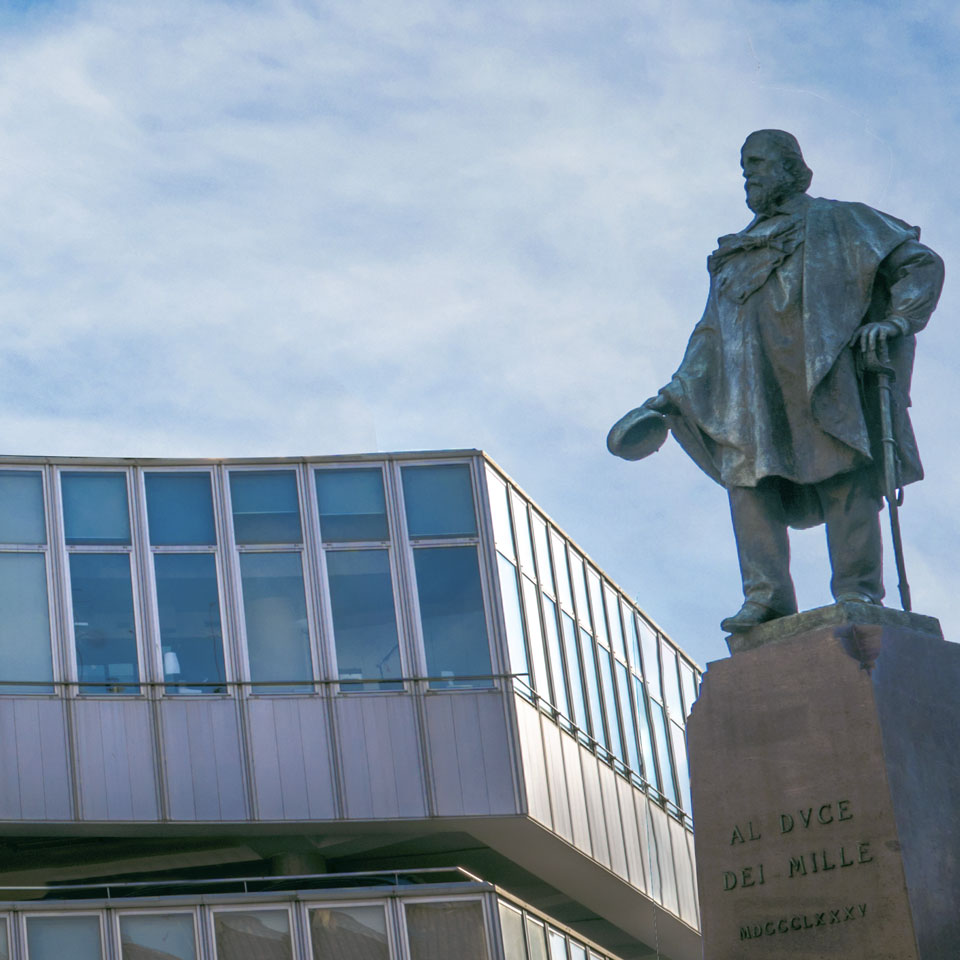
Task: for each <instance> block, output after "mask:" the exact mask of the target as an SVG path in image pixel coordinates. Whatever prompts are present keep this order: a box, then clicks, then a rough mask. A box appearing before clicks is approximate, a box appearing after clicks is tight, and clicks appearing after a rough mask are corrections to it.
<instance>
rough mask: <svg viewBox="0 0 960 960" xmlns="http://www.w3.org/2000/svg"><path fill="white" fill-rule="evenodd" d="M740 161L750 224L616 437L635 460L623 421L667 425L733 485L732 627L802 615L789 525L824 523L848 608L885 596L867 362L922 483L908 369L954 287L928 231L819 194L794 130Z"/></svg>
mask: <svg viewBox="0 0 960 960" xmlns="http://www.w3.org/2000/svg"><path fill="white" fill-rule="evenodd" d="M740 164H741V166H742V168H743V176H744V179H745V181H746V194H747V206H748V207H749V208H750V210H751V211H752V212H753V214H754V217H753V219H752V220H751V221H750V223H749V224H748V225H747V226H746V227H745V228H744V229H743V230H741V231H740V232H739V233H734V234H730V235H728V236H724V237H721V238H720V240H719V241H718V243H719V246H718V247H717V249H716V250H715V251H714V252H713V253H712V254H711V255H710V257H709V258H708V260H707V267H708V270H709V272H710V293H709V297H708V299H707V306H706V310H705V312H704V315H703V318H702V319H701V321H700V322H699V323H698V324H697V326H696V328H695V329H694V331H693V334H692V336H691V337H690V342H689V344H688V346H687V350H686V353H685V355H684V358H683V361H682V363H681V364H680V367H679V369H678V370H677V372H676V373H675V374H674V375H673V379H672V380H671V381H670V382H669V383H668V384H667V385H666V386H665V387H663V388H662V389H661V390H660V391H659V393H658V394H657V395H656V396H655V397H652V398H651V399H649V400H647V401H646V403H645V404H643V406H642V407H641V408H639V409H638V410H637V411H632V413H631V414H628V415H627V417H626V418H624V420H623V421H621V422H620V423H619V424H617V426H615V427H614V429H613V430H612V431H611V435H610V437H609V439H608V444H609V446H610V449H611V451H612V452H614V453H616V454H617V455H619V456H624V457H625V458H627V459H636V458H637V456H638V454H637V452H636V451H635V450H631V449H629V445H628V444H626V443H625V442H624V437H625V432H624V424H625V422H626V421H628V418H631V417H635V416H637V415H639V417H641V418H643V417H647V418H650V417H651V416H653V417H655V418H657V419H659V418H660V417H663V418H665V423H666V425H667V426H669V428H670V429H671V431H672V432H673V434H674V437H675V438H676V439H677V440H678V441H679V442H680V444H681V445H682V446H683V448H684V449H685V450H686V452H687V453H688V454H689V455H690V457H692V459H693V460H694V461H695V462H696V463H697V465H698V466H700V467H701V468H702V469H703V470H704V471H705V472H706V473H707V474H709V476H710V477H712V478H713V479H714V480H716V481H717V482H718V483H720V484H722V485H723V486H724V487H725V488H726V490H727V492H728V494H729V498H730V511H731V515H732V518H733V528H734V534H735V536H736V541H737V552H738V555H739V561H740V572H741V576H742V579H743V594H744V603H743V606H742V607H741V608H740V610H739V611H738V612H737V613H735V614H734V615H733V616H730V617H727V618H726V619H725V620H724V621H723V622H722V623H721V627H722V628H723V629H725V630H726V631H728V632H731V633H735V632H739V631H744V630H748V629H750V628H751V627H753V626H756V625H757V624H760V623H764V622H766V621H768V620H773V619H775V618H777V617H782V616H785V615H787V614H791V613H795V612H796V610H797V601H796V594H795V592H794V587H793V582H792V580H791V578H790V569H789V562H790V548H789V540H788V534H787V528H788V527H790V526H792V527H796V528H802V527H808V526H812V525H815V524H818V523H825V524H826V531H827V546H828V549H829V554H830V565H831V568H832V572H833V576H832V580H831V590H832V593H833V596H834V597H835V599H836V600H837V601H838V602H839V601H848V600H855V601H861V602H864V603H880V602H881V600H882V598H883V595H884V590H883V582H882V573H881V538H880V518H879V511H880V506H881V498H880V489H881V478H880V477H879V476H878V464H880V463H882V453H881V450H880V448H881V443H880V436H879V424H878V422H877V418H878V414H877V411H876V409H875V406H874V404H875V400H874V398H872V397H870V396H867V395H866V394H865V391H864V388H863V384H862V382H861V377H860V367H861V363H860V358H861V356H862V355H863V354H865V353H866V352H868V351H870V352H873V351H875V350H876V349H877V348H881V350H885V349H887V348H888V349H889V366H890V367H892V368H893V370H894V371H895V382H894V384H893V390H894V404H893V427H894V435H895V438H896V441H897V448H898V452H899V476H898V478H897V480H898V483H899V484H900V485H903V484H907V483H911V482H913V481H915V480H919V479H921V478H922V476H923V472H922V468H921V465H920V459H919V456H918V454H917V448H916V443H915V441H914V436H913V431H912V429H911V426H910V421H909V418H908V415H907V408H908V406H909V404H910V399H909V390H910V374H911V370H912V367H913V357H914V346H915V334H916V333H917V332H918V331H919V330H922V329H923V327H924V326H925V325H926V323H927V320H928V319H929V317H930V314H931V313H932V312H933V310H934V307H935V306H936V304H937V300H938V298H939V296H940V289H941V286H942V284H943V262H942V261H941V259H940V258H939V257H938V256H937V255H936V254H935V253H934V252H933V251H932V250H930V249H929V248H927V247H925V246H923V244H921V243H920V242H919V237H920V230H919V229H918V228H917V227H912V226H910V225H908V224H906V223H904V222H903V221H901V220H898V219H896V218H894V217H891V216H889V215H887V214H885V213H881V212H880V211H878V210H874V209H872V208H871V207H868V206H865V205H864V204H860V203H843V202H840V201H836V200H825V199H821V198H815V197H811V196H809V195H808V194H807V192H806V191H807V189H808V188H809V186H810V180H811V178H812V173H811V171H810V170H809V168H808V167H807V165H806V164H805V163H804V160H803V155H802V154H801V152H800V146H799V144H798V143H797V141H796V139H795V138H794V137H793V136H792V135H791V134H789V133H786V132H784V131H782V130H759V131H757V132H755V133H751V134H750V136H749V137H747V140H746V142H745V143H744V145H743V149H742V151H741V155H740ZM651 412H653V413H651ZM646 452H649V450H647V451H644V452H643V453H640V454H639V455H645V453H646Z"/></svg>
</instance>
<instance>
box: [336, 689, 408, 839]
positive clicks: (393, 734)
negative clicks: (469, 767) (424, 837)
mask: <svg viewBox="0 0 960 960" xmlns="http://www.w3.org/2000/svg"><path fill="white" fill-rule="evenodd" d="M335 709H336V712H337V727H338V741H339V742H338V749H339V751H340V764H341V769H342V771H343V780H344V789H345V796H344V805H345V808H346V811H345V812H346V817H347V819H359V820H369V819H373V818H378V817H386V818H394V817H397V818H405V817H422V816H425V815H426V801H425V795H424V786H423V773H424V770H423V758H422V757H421V755H420V749H419V737H418V733H417V719H416V712H415V710H414V705H413V702H412V700H411V698H410V697H407V696H403V695H398V696H388V695H385V694H375V695H372V696H363V695H362V694H355V695H353V696H349V697H341V698H339V699H338V700H336V701H335Z"/></svg>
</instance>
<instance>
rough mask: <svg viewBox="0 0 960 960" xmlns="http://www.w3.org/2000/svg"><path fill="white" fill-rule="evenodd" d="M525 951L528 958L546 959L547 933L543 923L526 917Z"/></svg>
mask: <svg viewBox="0 0 960 960" xmlns="http://www.w3.org/2000/svg"><path fill="white" fill-rule="evenodd" d="M525 919H526V924H525V926H526V928H527V951H528V953H529V956H530V960H547V934H546V931H545V930H544V929H543V924H542V923H538V922H537V921H536V920H533V919H532V918H531V917H529V916H528V917H526V918H525Z"/></svg>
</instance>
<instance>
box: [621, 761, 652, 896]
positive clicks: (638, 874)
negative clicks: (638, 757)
mask: <svg viewBox="0 0 960 960" xmlns="http://www.w3.org/2000/svg"><path fill="white" fill-rule="evenodd" d="M635 792H636V788H635V787H633V786H631V784H630V783H628V782H627V781H626V780H624V779H623V777H617V793H618V794H619V797H620V821H621V823H622V824H623V850H624V853H625V854H626V857H627V876H628V878H629V880H630V882H631V883H632V884H633V885H634V886H635V887H637V888H639V889H640V890H643V891H646V889H647V881H646V872H645V870H644V867H643V848H642V846H641V844H640V834H639V831H638V830H637V811H636V808H635V807H634V803H633V795H634V793H635Z"/></svg>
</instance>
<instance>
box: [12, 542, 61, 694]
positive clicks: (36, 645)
mask: <svg viewBox="0 0 960 960" xmlns="http://www.w3.org/2000/svg"><path fill="white" fill-rule="evenodd" d="M0 611H3V615H2V616H0V679H2V680H4V681H7V682H5V683H3V684H0V693H52V692H53V687H50V686H38V687H18V686H14V685H13V684H11V683H9V681H11V680H32V681H37V680H52V679H53V663H52V659H51V654H50V608H49V607H48V605H47V563H46V558H45V557H44V555H43V554H42V553H0Z"/></svg>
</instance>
